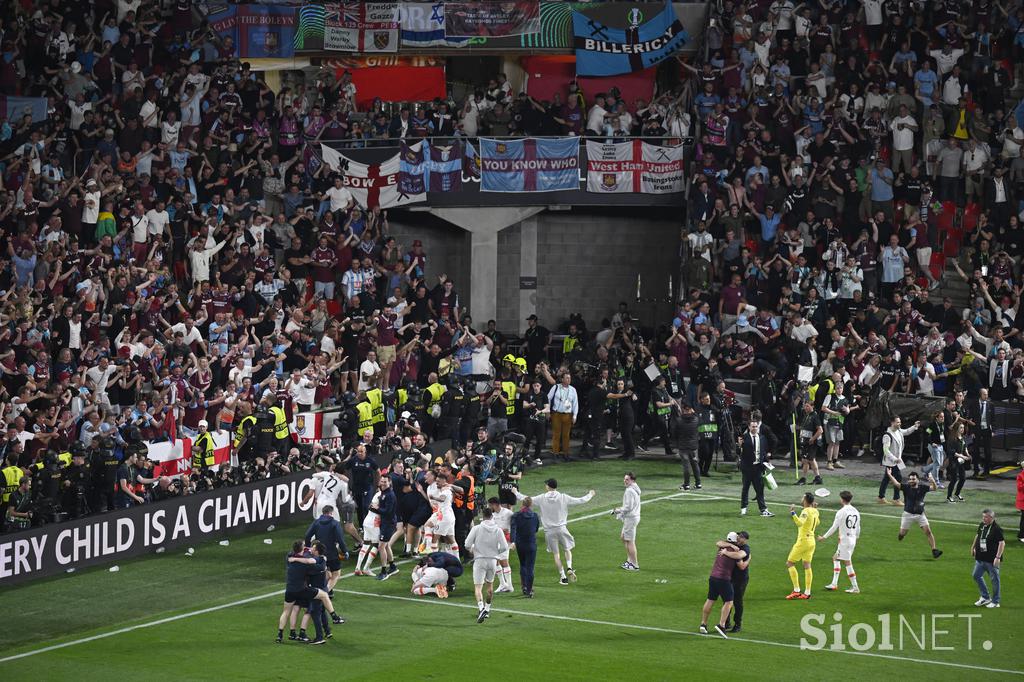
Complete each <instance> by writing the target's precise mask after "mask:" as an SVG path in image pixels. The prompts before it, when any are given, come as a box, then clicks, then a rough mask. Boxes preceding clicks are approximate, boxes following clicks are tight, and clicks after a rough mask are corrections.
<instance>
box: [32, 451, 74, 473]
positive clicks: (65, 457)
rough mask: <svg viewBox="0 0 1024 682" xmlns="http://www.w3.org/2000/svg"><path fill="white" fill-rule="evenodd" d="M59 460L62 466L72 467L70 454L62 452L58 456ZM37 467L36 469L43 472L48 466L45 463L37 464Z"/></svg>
mask: <svg viewBox="0 0 1024 682" xmlns="http://www.w3.org/2000/svg"><path fill="white" fill-rule="evenodd" d="M57 460H58V461H59V462H60V463H61V464H63V465H64V466H66V467H69V466H71V453H70V452H62V453H60V454H59V455H57ZM35 466H36V469H39V470H42V468H43V467H44V466H46V463H45V462H36V464H35Z"/></svg>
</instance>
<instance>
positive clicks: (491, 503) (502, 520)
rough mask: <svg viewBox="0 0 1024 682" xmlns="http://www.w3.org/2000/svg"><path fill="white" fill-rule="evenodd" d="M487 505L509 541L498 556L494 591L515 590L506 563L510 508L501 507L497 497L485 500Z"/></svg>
mask: <svg viewBox="0 0 1024 682" xmlns="http://www.w3.org/2000/svg"><path fill="white" fill-rule="evenodd" d="M487 506H488V507H490V508H491V513H492V514H493V519H494V525H496V526H497V527H498V528H500V529H501V532H502V533H504V534H505V540H506V541H507V542H508V543H509V545H508V546H509V548H508V549H506V550H505V551H504V552H502V553H501V555H500V556H499V557H498V589H496V590H495V592H515V589H514V588H513V587H512V567H511V566H509V565H508V553H509V551H511V549H512V510H511V509H509V508H508V507H502V506H501V501H500V500H499V499H498V498H497V497H492V498H490V499H489V500H487Z"/></svg>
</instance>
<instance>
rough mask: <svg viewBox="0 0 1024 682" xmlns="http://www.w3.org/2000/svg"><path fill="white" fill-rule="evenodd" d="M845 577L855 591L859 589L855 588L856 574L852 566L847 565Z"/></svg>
mask: <svg viewBox="0 0 1024 682" xmlns="http://www.w3.org/2000/svg"><path fill="white" fill-rule="evenodd" d="M846 577H847V578H849V579H850V584H851V585H852V586H853V588H854V589H855V590H859V589H860V587H858V586H857V573H856V572H855V571H854V570H853V564H847V566H846Z"/></svg>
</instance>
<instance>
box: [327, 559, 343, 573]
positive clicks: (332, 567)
mask: <svg viewBox="0 0 1024 682" xmlns="http://www.w3.org/2000/svg"><path fill="white" fill-rule="evenodd" d="M327 570H328V571H340V570H341V558H340V557H336V558H334V559H328V560H327Z"/></svg>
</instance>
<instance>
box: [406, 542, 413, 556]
mask: <svg viewBox="0 0 1024 682" xmlns="http://www.w3.org/2000/svg"><path fill="white" fill-rule="evenodd" d="M405 553H406V554H412V545H410V544H409V543H408V542H407V543H405Z"/></svg>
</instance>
